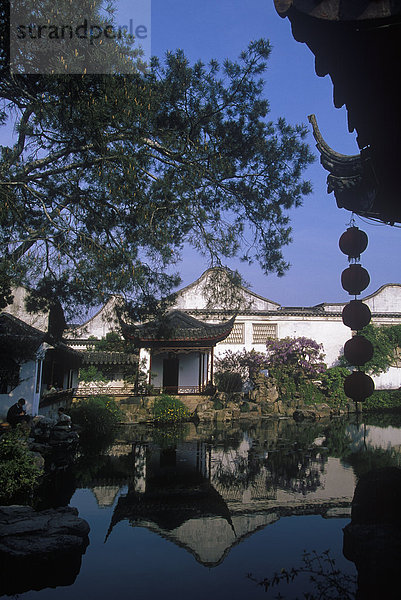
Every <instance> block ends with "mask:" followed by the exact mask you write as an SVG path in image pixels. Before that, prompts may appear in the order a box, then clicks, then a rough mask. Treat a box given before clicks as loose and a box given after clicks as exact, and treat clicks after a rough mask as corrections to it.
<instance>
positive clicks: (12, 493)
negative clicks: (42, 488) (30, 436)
mask: <svg viewBox="0 0 401 600" xmlns="http://www.w3.org/2000/svg"><path fill="white" fill-rule="evenodd" d="M41 474H42V470H41V469H40V468H39V467H38V466H37V464H36V463H35V459H34V456H33V454H32V453H31V452H30V451H29V450H28V447H27V443H26V434H24V433H23V431H22V430H21V429H20V428H19V427H18V428H17V429H14V430H11V431H7V432H6V433H4V434H3V435H2V437H1V438H0V503H1V504H12V503H13V502H24V501H26V500H27V499H28V497H29V494H30V493H31V492H32V491H33V490H34V489H35V488H36V487H37V486H38V484H39V479H40V476H41Z"/></svg>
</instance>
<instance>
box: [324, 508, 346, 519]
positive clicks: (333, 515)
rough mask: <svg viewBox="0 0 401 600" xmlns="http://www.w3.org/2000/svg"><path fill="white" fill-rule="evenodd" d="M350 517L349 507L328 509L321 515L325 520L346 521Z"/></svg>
mask: <svg viewBox="0 0 401 600" xmlns="http://www.w3.org/2000/svg"><path fill="white" fill-rule="evenodd" d="M350 516H351V507H350V506H339V507H337V508H329V509H328V510H327V511H326V513H325V514H324V515H323V517H324V518H325V519H347V518H349V517H350Z"/></svg>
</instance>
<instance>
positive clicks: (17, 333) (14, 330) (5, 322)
mask: <svg viewBox="0 0 401 600" xmlns="http://www.w3.org/2000/svg"><path fill="white" fill-rule="evenodd" d="M43 342H47V343H48V344H49V345H50V346H52V347H51V348H50V349H49V350H48V352H50V353H53V354H58V355H63V356H69V357H70V358H72V359H74V361H78V362H79V361H80V357H81V352H79V351H77V350H73V349H72V348H70V347H69V346H67V345H66V344H65V343H64V342H63V341H61V340H56V339H54V338H53V337H52V336H51V335H49V334H48V333H47V332H44V331H40V330H39V329H36V327H32V326H31V325H28V324H27V323H25V321H22V320H21V319H18V318H17V317H14V315H10V314H9V313H7V312H2V313H0V351H1V352H4V353H5V352H8V353H11V354H16V355H18V357H19V358H31V357H32V356H33V355H34V354H35V352H36V351H37V349H38V348H39V346H40V345H41V344H42V343H43Z"/></svg>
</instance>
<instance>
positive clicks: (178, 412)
mask: <svg viewBox="0 0 401 600" xmlns="http://www.w3.org/2000/svg"><path fill="white" fill-rule="evenodd" d="M189 416H190V413H189V410H188V408H187V407H186V406H185V405H184V404H183V403H182V402H181V400H179V399H178V398H175V397H174V396H169V395H167V394H161V395H160V396H158V397H157V398H156V399H155V403H154V406H153V419H154V421H155V422H156V423H177V422H180V421H186V420H188V419H189Z"/></svg>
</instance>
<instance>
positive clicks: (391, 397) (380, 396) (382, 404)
mask: <svg viewBox="0 0 401 600" xmlns="http://www.w3.org/2000/svg"><path fill="white" fill-rule="evenodd" d="M386 408H401V390H375V391H374V392H373V394H372V396H370V398H367V399H366V400H365V402H364V403H363V410H380V409H386Z"/></svg>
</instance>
